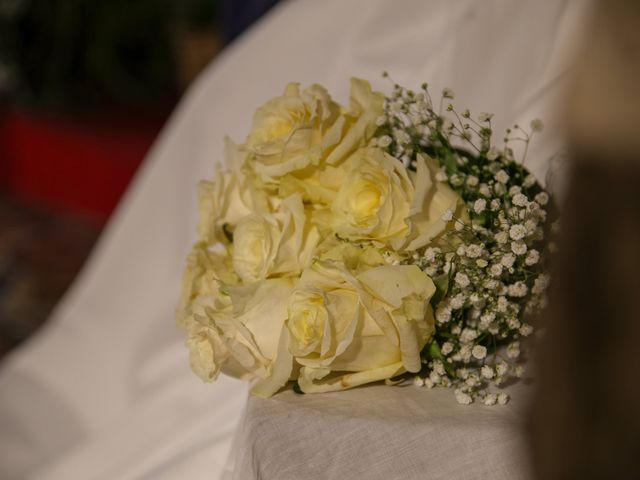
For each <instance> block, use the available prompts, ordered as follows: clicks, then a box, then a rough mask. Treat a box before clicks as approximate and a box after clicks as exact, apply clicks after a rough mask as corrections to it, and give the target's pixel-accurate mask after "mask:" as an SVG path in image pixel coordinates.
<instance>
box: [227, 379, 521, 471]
mask: <svg viewBox="0 0 640 480" xmlns="http://www.w3.org/2000/svg"><path fill="white" fill-rule="evenodd" d="M529 390H530V388H528V387H526V386H524V385H522V384H521V385H518V386H517V387H514V388H510V389H509V392H510V393H511V394H512V395H513V398H512V400H511V402H510V403H509V404H507V405H506V406H496V407H492V408H488V407H485V406H482V405H478V404H474V405H469V406H465V405H458V404H457V403H456V402H455V400H454V398H453V393H452V392H451V391H448V390H443V389H434V390H428V389H426V388H418V387H415V386H413V385H408V386H406V387H405V386H403V387H388V386H385V385H375V386H369V387H366V388H357V389H354V390H350V391H346V392H339V393H330V394H326V395H298V394H295V393H293V391H291V390H289V391H286V392H283V393H281V394H279V395H276V396H274V397H273V398H269V399H264V398H256V397H252V398H250V399H249V402H248V406H247V411H246V413H245V415H244V417H243V420H242V422H241V424H240V427H239V429H238V433H237V437H236V439H235V444H236V448H235V449H234V451H235V455H234V458H233V462H232V463H231V465H230V467H231V469H232V471H233V474H232V475H229V477H230V478H232V479H234V480H245V479H251V478H260V479H265V480H266V479H278V480H297V479H301V478H304V479H305V480H331V479H335V478H366V479H368V480H413V479H415V480H419V479H430V480H452V479H455V480H477V479H491V480H523V479H526V478H529V476H528V474H527V472H528V471H529V468H528V456H527V450H526V439H525V437H524V434H523V433H522V430H523V429H522V426H523V425H522V424H523V418H524V415H523V412H524V411H526V408H527V394H528V393H529Z"/></svg>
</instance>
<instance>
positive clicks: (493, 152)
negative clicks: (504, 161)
mask: <svg viewBox="0 0 640 480" xmlns="http://www.w3.org/2000/svg"><path fill="white" fill-rule="evenodd" d="M499 156H500V151H499V150H498V149H497V148H496V147H491V148H490V149H489V151H488V152H487V160H491V161H494V160H496V159H497V158H498V157H499Z"/></svg>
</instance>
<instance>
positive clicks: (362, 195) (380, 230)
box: [331, 148, 414, 249]
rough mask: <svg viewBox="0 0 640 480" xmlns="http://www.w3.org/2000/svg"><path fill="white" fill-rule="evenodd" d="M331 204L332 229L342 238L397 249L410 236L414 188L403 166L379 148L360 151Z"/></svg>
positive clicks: (349, 160)
mask: <svg viewBox="0 0 640 480" xmlns="http://www.w3.org/2000/svg"><path fill="white" fill-rule="evenodd" d="M347 165H348V171H347V173H346V178H345V179H344V181H343V183H342V186H341V188H340V190H339V191H338V192H337V195H336V197H335V200H334V202H333V205H332V208H331V212H332V227H333V230H334V231H335V232H336V234H337V235H339V236H340V237H341V238H346V239H349V240H356V241H358V240H371V241H374V242H377V243H378V244H382V245H388V246H390V247H391V248H393V249H399V248H400V247H401V246H402V245H403V244H404V242H405V239H406V237H407V235H408V233H409V225H408V222H407V219H408V217H409V213H410V209H411V202H412V201H413V197H414V186H413V183H412V182H411V179H410V177H409V174H408V172H407V170H406V169H405V168H404V166H403V165H402V163H400V162H399V161H398V160H396V159H395V158H393V157H392V156H390V155H389V154H387V153H385V152H384V151H383V150H381V149H378V148H361V149H360V150H358V151H356V152H355V153H354V154H353V156H351V157H350V158H349V159H348V160H347Z"/></svg>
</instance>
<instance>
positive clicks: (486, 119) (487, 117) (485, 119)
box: [478, 112, 493, 122]
mask: <svg viewBox="0 0 640 480" xmlns="http://www.w3.org/2000/svg"><path fill="white" fill-rule="evenodd" d="M492 118H493V113H486V112H482V113H480V115H478V121H479V122H490V121H491V119H492Z"/></svg>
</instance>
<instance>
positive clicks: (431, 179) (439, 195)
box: [404, 155, 469, 251]
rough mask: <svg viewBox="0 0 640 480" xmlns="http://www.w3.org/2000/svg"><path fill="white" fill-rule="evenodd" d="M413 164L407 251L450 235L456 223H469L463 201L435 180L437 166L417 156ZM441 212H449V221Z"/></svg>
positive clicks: (426, 157) (430, 159) (423, 156)
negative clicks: (413, 189) (439, 237)
mask: <svg viewBox="0 0 640 480" xmlns="http://www.w3.org/2000/svg"><path fill="white" fill-rule="evenodd" d="M416 163H417V168H416V173H415V174H414V175H413V183H414V185H415V192H414V194H413V201H412V202H411V210H410V215H409V218H408V223H409V225H410V228H411V231H410V233H409V236H408V237H407V242H406V245H405V247H404V248H405V249H406V250H409V251H411V250H416V249H418V248H421V247H424V246H426V245H428V244H429V243H430V242H432V241H433V240H434V239H435V238H436V237H438V236H441V235H442V234H443V233H445V232H447V231H451V230H452V229H454V228H455V224H456V222H462V223H468V222H469V214H468V212H467V209H466V207H465V203H464V200H462V198H461V197H460V195H458V194H457V193H456V192H455V191H453V190H452V189H451V187H449V185H448V184H447V183H445V182H440V181H438V180H436V174H437V173H438V171H439V167H438V164H437V162H436V161H435V160H434V159H432V158H430V157H428V156H427V155H418V156H417V159H416ZM445 212H451V220H446V218H447V215H445Z"/></svg>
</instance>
